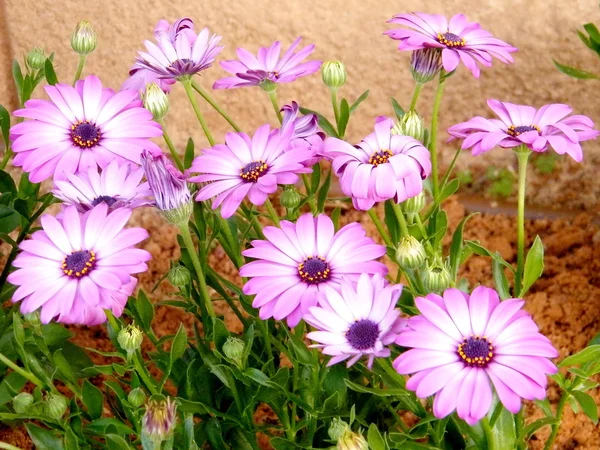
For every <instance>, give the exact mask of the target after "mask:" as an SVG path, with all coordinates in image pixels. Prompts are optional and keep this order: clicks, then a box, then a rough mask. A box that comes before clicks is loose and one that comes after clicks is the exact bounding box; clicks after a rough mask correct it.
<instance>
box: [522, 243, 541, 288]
mask: <svg viewBox="0 0 600 450" xmlns="http://www.w3.org/2000/svg"><path fill="white" fill-rule="evenodd" d="M543 272H544V245H543V244H542V240H541V239H540V237H539V236H536V237H535V240H534V241H533V245H532V246H531V248H530V249H529V252H527V257H526V258H525V268H524V270H523V287H522V288H521V292H520V293H519V295H518V297H519V298H523V296H524V295H525V294H526V293H527V291H529V288H530V287H531V286H532V285H533V283H535V282H536V281H537V279H538V278H539V277H541V276H542V273H543Z"/></svg>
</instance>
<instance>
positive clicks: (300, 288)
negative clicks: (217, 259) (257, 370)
mask: <svg viewBox="0 0 600 450" xmlns="http://www.w3.org/2000/svg"><path fill="white" fill-rule="evenodd" d="M263 232H264V234H265V237H266V240H255V241H252V246H253V248H250V249H248V250H245V251H244V252H243V253H242V254H243V255H244V256H246V257H247V258H255V259H256V261H252V262H250V263H248V264H246V265H244V266H243V267H242V268H241V269H240V275H241V276H242V277H248V278H251V279H250V280H249V281H248V282H247V283H246V284H245V285H244V288H243V290H244V293H245V294H246V295H254V294H256V297H255V298H254V302H253V303H252V306H254V307H255V308H260V312H259V316H260V318H261V319H263V320H264V319H267V318H269V317H273V318H275V319H276V320H283V319H285V318H287V323H288V325H289V326H290V327H295V326H296V325H297V324H298V322H300V319H301V318H302V316H303V315H304V314H306V313H307V312H308V309H309V308H310V307H311V306H315V305H316V304H317V298H318V294H319V292H323V290H324V289H325V288H327V287H331V288H333V289H338V288H339V286H340V283H341V281H342V278H343V277H347V278H348V279H349V280H350V281H356V280H358V277H359V275H360V274H361V273H366V274H376V273H378V274H381V275H385V274H386V273H387V268H386V267H385V265H384V264H382V263H380V262H378V261H375V260H376V259H377V258H379V257H381V256H383V255H384V254H385V247H384V246H382V245H378V244H376V243H375V242H374V241H373V240H372V239H371V238H370V237H367V236H366V232H365V230H364V228H363V227H362V226H361V225H360V224H358V223H351V224H349V225H346V226H345V227H343V228H342V229H340V230H339V231H338V232H337V233H336V232H335V230H334V226H333V222H332V220H331V219H330V218H329V217H327V216H326V215H324V214H321V215H319V216H317V217H313V216H312V215H311V214H304V215H302V216H300V218H299V219H298V220H297V221H296V223H292V222H288V221H287V220H283V221H281V228H276V227H265V228H264V229H263Z"/></svg>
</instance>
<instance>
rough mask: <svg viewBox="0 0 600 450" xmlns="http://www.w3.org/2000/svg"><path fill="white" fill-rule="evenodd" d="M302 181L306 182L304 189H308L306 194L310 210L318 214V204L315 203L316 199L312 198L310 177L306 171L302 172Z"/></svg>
mask: <svg viewBox="0 0 600 450" xmlns="http://www.w3.org/2000/svg"><path fill="white" fill-rule="evenodd" d="M302 183H304V189H306V196H307V197H308V201H307V202H308V205H309V206H310V210H311V211H312V212H313V214H316V212H317V205H316V203H315V199H314V198H312V195H310V191H311V185H310V181H309V179H308V175H306V174H305V173H303V174H302Z"/></svg>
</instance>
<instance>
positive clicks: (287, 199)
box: [279, 187, 302, 209]
mask: <svg viewBox="0 0 600 450" xmlns="http://www.w3.org/2000/svg"><path fill="white" fill-rule="evenodd" d="M301 201H302V196H301V195H300V192H298V191H297V190H296V188H294V187H292V188H290V189H285V190H284V191H283V192H282V194H281V198H280V199H279V202H280V203H281V206H283V207H285V208H287V209H294V208H295V207H297V206H298V205H299V204H300V202H301Z"/></svg>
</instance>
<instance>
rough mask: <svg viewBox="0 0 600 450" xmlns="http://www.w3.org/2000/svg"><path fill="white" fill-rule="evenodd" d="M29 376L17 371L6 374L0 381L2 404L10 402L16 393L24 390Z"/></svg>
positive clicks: (0, 401)
mask: <svg viewBox="0 0 600 450" xmlns="http://www.w3.org/2000/svg"><path fill="white" fill-rule="evenodd" d="M26 383H27V378H25V377H24V376H22V375H21V374H19V373H17V372H11V373H9V374H8V375H6V376H4V377H3V379H2V382H1V383H0V405H4V404H6V403H8V402H10V401H11V400H12V399H13V397H14V396H15V395H17V394H18V393H19V392H21V391H22V390H23V387H24V386H25V384H26Z"/></svg>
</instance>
